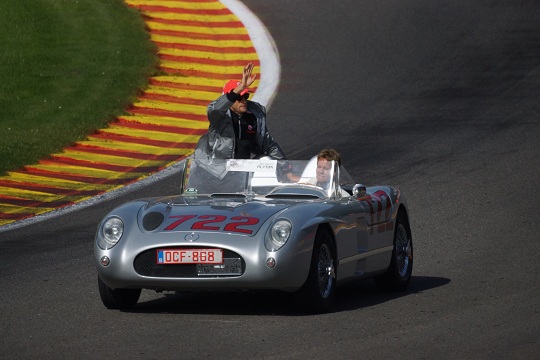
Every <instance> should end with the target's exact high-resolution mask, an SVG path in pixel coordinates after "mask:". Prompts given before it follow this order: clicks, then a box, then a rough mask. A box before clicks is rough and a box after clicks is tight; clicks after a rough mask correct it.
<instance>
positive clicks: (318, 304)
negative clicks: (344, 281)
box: [296, 229, 336, 312]
mask: <svg viewBox="0 0 540 360" xmlns="http://www.w3.org/2000/svg"><path fill="white" fill-rule="evenodd" d="M335 292H336V252H335V250H334V243H333V240H332V237H331V235H330V233H329V232H328V230H326V229H319V230H318V231H317V234H316V235H315V243H314V245H313V253H312V256H311V264H310V269H309V274H308V278H307V280H306V282H305V284H304V285H303V286H302V288H301V289H300V290H299V291H298V292H297V293H296V300H297V302H298V305H299V306H300V307H301V308H302V309H304V310H307V311H310V312H324V311H327V310H328V309H330V307H331V306H332V303H333V302H334V294H335Z"/></svg>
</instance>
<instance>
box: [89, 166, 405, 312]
mask: <svg viewBox="0 0 540 360" xmlns="http://www.w3.org/2000/svg"><path fill="white" fill-rule="evenodd" d="M209 169H211V171H212V174H210V172H209ZM321 171H326V179H325V181H321V178H324V174H322V173H321ZM320 173H321V174H320ZM319 175H321V176H320V177H319ZM94 249H95V258H96V265H97V270H98V285H99V292H100V296H101V300H102V301H103V304H104V305H105V306H106V307H107V308H113V309H125V308H129V307H132V306H134V305H135V304H136V303H137V301H138V299H139V296H140V293H141V289H153V290H156V291H201V290H211V291H220V290H222V291H228V290H257V289H267V290H282V291H285V292H290V293H293V294H294V298H296V300H297V301H298V302H299V304H300V305H301V308H302V309H309V311H312V312H323V311H327V310H329V309H330V307H331V305H332V302H333V300H334V294H335V290H336V286H337V284H342V283H346V282H349V281H352V280H359V279H366V278H374V279H375V281H376V283H377V284H379V285H381V287H383V288H387V289H390V290H403V289H405V288H406V287H407V285H408V284H409V281H410V279H411V272H412V265H413V245H412V237H411V230H410V226H409V214H408V209H407V205H406V202H405V199H404V196H403V194H402V193H401V192H400V191H399V190H398V189H396V188H394V187H390V186H374V187H367V188H366V187H365V186H363V185H361V184H355V183H354V182H353V180H352V178H351V176H350V175H349V174H348V173H347V171H346V170H345V169H344V168H343V166H337V164H335V163H334V162H330V168H329V169H328V168H327V169H326V170H321V169H320V166H318V165H317V159H316V158H313V159H311V160H310V161H276V160H271V159H260V160H227V161H218V160H214V161H213V162H212V163H211V164H208V163H206V164H205V163H200V162H198V161H195V160H193V159H189V160H187V161H186V162H185V170H184V171H183V178H182V185H181V191H180V195H174V196H167V197H159V198H148V199H142V200H137V201H132V202H129V203H126V204H124V205H121V206H119V207H118V208H116V209H114V210H113V211H111V212H110V213H109V214H108V215H107V216H105V218H104V219H103V220H102V221H101V223H100V224H99V226H98V230H97V234H96V238H95V247H94Z"/></svg>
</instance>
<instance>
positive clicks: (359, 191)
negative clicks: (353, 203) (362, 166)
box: [352, 184, 366, 198]
mask: <svg viewBox="0 0 540 360" xmlns="http://www.w3.org/2000/svg"><path fill="white" fill-rule="evenodd" d="M352 194H353V196H354V197H357V198H361V197H364V196H366V187H365V186H364V185H362V184H356V185H354V186H353V188H352Z"/></svg>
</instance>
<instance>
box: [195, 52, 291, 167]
mask: <svg viewBox="0 0 540 360" xmlns="http://www.w3.org/2000/svg"><path fill="white" fill-rule="evenodd" d="M253 68H254V65H253V63H252V62H250V63H248V64H247V65H246V66H245V67H244V70H243V72H242V79H241V80H230V81H228V82H227V83H226V84H225V86H224V87H223V94H222V95H221V96H220V97H219V98H217V99H216V100H214V101H212V102H211V103H210V105H208V108H207V116H208V120H209V122H210V124H209V127H208V132H207V133H206V134H205V135H203V136H201V138H200V139H199V142H198V143H197V146H196V148H195V160H197V163H198V164H199V165H200V166H201V167H203V168H204V169H205V170H207V171H208V172H210V173H212V174H214V175H215V176H218V177H222V176H223V173H222V170H221V169H218V168H216V169H213V167H212V166H211V164H212V161H213V160H214V159H225V160H226V159H250V158H252V157H258V156H270V157H272V158H274V159H277V160H285V159H286V156H285V154H284V153H283V151H282V150H281V148H280V147H279V145H278V143H277V142H275V141H274V139H273V138H272V136H271V135H270V133H269V132H268V129H267V128H266V108H265V107H264V106H263V105H261V104H259V103H257V102H253V101H249V100H248V98H249V95H250V93H251V92H252V91H251V89H249V86H250V85H252V84H253V82H254V81H255V79H256V75H254V74H253Z"/></svg>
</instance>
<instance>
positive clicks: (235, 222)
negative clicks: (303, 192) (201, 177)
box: [137, 195, 298, 236]
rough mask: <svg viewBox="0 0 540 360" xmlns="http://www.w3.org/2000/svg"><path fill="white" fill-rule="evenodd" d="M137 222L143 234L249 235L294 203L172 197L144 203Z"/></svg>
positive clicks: (148, 200)
mask: <svg viewBox="0 0 540 360" xmlns="http://www.w3.org/2000/svg"><path fill="white" fill-rule="evenodd" d="M144 201H145V202H146V204H145V205H144V206H142V207H141V208H140V209H139V212H138V214H137V221H138V224H139V228H140V229H141V231H143V232H151V233H155V232H167V233H171V232H178V231H197V232H202V231H210V232H230V233H237V234H239V235H248V236H250V235H251V236H252V235H255V234H256V233H257V231H258V230H259V229H260V228H261V226H262V225H263V224H264V223H265V222H266V220H268V219H269V218H270V217H272V216H274V215H275V214H277V213H279V212H280V211H282V210H284V209H286V208H288V207H290V206H293V205H294V204H296V203H298V202H295V201H283V200H273V199H264V198H261V199H255V198H250V199H248V198H246V197H243V196H239V197H235V196H220V197H212V196H183V195H182V196H175V197H165V198H152V199H147V200H144Z"/></svg>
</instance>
